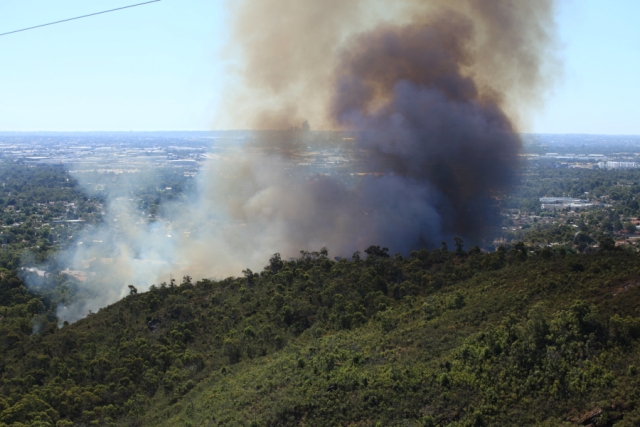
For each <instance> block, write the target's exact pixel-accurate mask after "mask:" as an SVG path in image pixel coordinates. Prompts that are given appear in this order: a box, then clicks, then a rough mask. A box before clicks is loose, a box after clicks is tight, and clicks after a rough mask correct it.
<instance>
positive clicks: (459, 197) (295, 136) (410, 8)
mask: <svg viewBox="0 0 640 427" xmlns="http://www.w3.org/2000/svg"><path fill="white" fill-rule="evenodd" d="M230 7H232V11H233V16H234V17H235V23H234V30H233V31H234V32H233V38H232V40H233V46H231V48H230V52H231V53H232V55H235V56H234V58H235V59H236V66H237V69H238V74H237V75H236V76H235V78H234V80H233V81H234V82H235V85H234V86H233V88H232V91H231V92H232V93H229V94H228V99H229V102H228V103H227V104H225V106H224V111H225V113H226V114H224V115H220V116H219V117H218V121H217V123H216V127H228V128H236V129H237V128H252V129H256V130H266V129H270V130H279V131H281V132H271V133H264V132H262V133H258V134H257V136H256V138H257V139H258V140H259V141H260V142H261V144H262V145H260V144H258V145H257V146H259V147H261V149H260V150H256V149H250V148H245V149H241V150H229V151H228V152H225V153H223V154H222V156H221V157H220V158H218V159H216V160H212V161H209V162H208V163H207V164H206V165H205V167H204V168H203V170H202V171H201V173H200V174H199V176H198V183H199V184H198V189H197V191H196V194H194V195H193V196H192V198H191V199H190V200H189V202H188V203H186V204H184V203H182V204H179V205H166V206H165V209H164V211H163V213H162V217H163V218H164V221H165V222H164V225H158V224H153V225H145V224H142V225H141V224H140V223H138V222H136V220H134V218H135V215H134V214H133V213H131V211H133V210H135V209H134V208H133V207H132V206H130V205H129V202H128V201H127V200H126V199H125V198H123V197H116V196H117V194H116V193H112V194H111V195H110V198H109V206H110V210H109V212H110V213H109V217H107V220H106V221H105V224H106V225H105V226H103V227H101V228H100V229H99V230H97V231H96V232H95V235H96V236H100V238H98V239H97V240H100V241H102V244H101V245H94V246H91V247H86V248H81V249H77V250H74V251H71V252H70V253H68V254H66V257H67V258H66V259H68V262H69V264H70V265H71V264H72V265H75V266H79V265H82V264H87V263H90V264H91V267H90V268H93V269H94V270H93V273H94V277H100V278H101V279H100V283H99V284H96V285H94V288H92V289H93V295H94V296H92V297H91V298H89V299H88V300H87V301H84V302H82V303H78V304H76V307H71V308H66V309H64V310H61V313H60V314H61V316H62V318H63V319H64V318H67V319H69V320H75V318H77V316H78V315H77V314H75V313H82V312H83V311H86V310H87V309H88V308H91V309H94V310H95V309H96V308H98V307H100V306H104V305H106V304H108V303H111V302H113V301H115V300H116V299H118V298H120V297H122V296H123V295H126V293H127V292H128V289H127V285H129V284H133V285H135V286H136V287H138V289H140V290H144V289H146V288H148V286H149V285H150V284H152V283H159V282H160V281H166V280H168V278H169V275H170V274H173V277H181V276H182V275H183V274H189V275H191V276H194V277H195V278H200V277H222V276H225V275H228V274H238V273H239V272H240V271H241V269H242V268H246V267H251V268H260V267H261V266H262V265H264V264H265V263H266V260H267V259H268V258H269V256H270V255H272V254H273V253H275V252H279V253H281V254H282V255H283V257H289V256H295V255H296V254H298V252H299V251H300V250H318V249H320V248H322V247H326V248H328V249H329V251H330V252H331V254H332V255H340V256H350V255H351V254H352V253H353V252H354V251H357V250H360V251H362V250H363V249H365V248H367V247H368V246H369V245H381V246H386V247H388V248H390V250H391V251H392V252H402V253H407V252H409V251H411V250H413V249H418V248H422V247H427V248H433V247H434V246H439V245H440V242H441V241H443V240H445V241H451V239H452V238H453V237H454V236H460V237H462V238H463V239H465V241H466V242H467V244H476V243H477V244H482V243H483V239H485V238H486V237H487V235H488V234H487V233H488V230H489V229H490V227H491V226H492V224H494V220H495V216H496V212H495V205H496V198H498V197H499V196H500V195H501V194H503V193H504V192H505V191H508V190H509V188H510V186H511V185H512V183H513V181H514V178H515V176H516V174H517V171H518V167H519V162H518V153H519V150H520V147H521V141H520V137H519V135H518V131H519V129H521V127H522V126H525V125H526V117H527V114H528V112H529V111H530V110H531V108H535V107H538V106H539V105H540V104H541V102H542V101H543V98H544V94H545V91H544V89H545V87H547V86H548V85H549V83H550V81H551V80H552V79H553V76H554V69H555V67H554V65H555V57H554V43H553V42H554V22H553V9H554V4H553V1H552V0H539V1H536V2H530V1H524V0H522V1H520V0H518V1H511V0H420V1H417V0H416V1H413V0H397V1H394V2H382V1H377V0H349V1H345V0H323V1H318V0H260V1H249V0H242V1H239V2H236V3H234V4H233V5H232V6H230ZM303 120H309V122H310V123H311V124H312V126H314V127H315V128H322V129H334V130H336V131H349V132H350V133H349V134H348V135H350V138H345V140H346V141H343V140H342V139H343V138H334V140H336V139H337V140H338V142H336V141H334V144H337V145H334V146H333V147H334V149H336V150H348V151H349V153H351V154H352V155H353V156H355V157H356V162H355V163H357V165H358V172H361V175H355V176H354V178H353V179H346V180H345V179H343V178H344V177H342V178H339V177H336V176H330V175H326V174H325V175H323V174H317V175H311V176H310V175H309V174H308V173H305V172H303V171H302V170H301V168H299V167H297V164H296V161H295V160H294V159H295V158H296V155H297V154H299V153H300V152H302V151H304V150H305V149H306V147H307V145H308V144H311V143H312V142H313V141H311V140H312V136H311V134H310V133H309V132H304V131H301V130H295V131H285V130H287V129H290V128H292V127H297V126H299V125H300V124H301V123H302V122H303ZM337 134H338V133H334V134H333V135H337ZM255 146H256V145H254V146H253V147H254V148H255ZM292 153H293V154H294V155H292ZM296 153H297V154H296ZM115 216H118V217H117V218H116V217H115ZM127 218H129V219H127ZM115 219H118V220H119V222H117V224H119V225H118V226H119V227H120V230H122V229H125V228H126V229H127V232H126V233H122V232H120V233H113V232H112V231H113V230H112V228H113V226H114V224H115V223H116V222H115V221H114V220H115ZM159 228H160V229H159ZM169 235H170V236H171V237H167V236H169ZM87 282H90V280H89V278H88V279H87ZM94 283H97V282H95V281H94ZM65 310H68V311H65ZM65 312H68V313H71V312H73V313H74V314H73V315H65V314H64V313H65ZM84 314H86V313H84ZM80 315H81V314H80Z"/></svg>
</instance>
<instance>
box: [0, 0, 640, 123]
mask: <svg viewBox="0 0 640 427" xmlns="http://www.w3.org/2000/svg"><path fill="white" fill-rule="evenodd" d="M138 1H142V0H138ZM138 1H135V0H133V1H131V0H91V1H86V0H57V1H55V2H52V1H51V0H0V33H2V32H5V31H11V30H14V29H19V28H22V27H28V26H32V25H37V24H41V23H45V22H50V21H55V20H59V19H65V18H69V17H73V16H77V15H82V14H87V13H92V12H96V11H100V10H104V9H111V8H115V7H120V6H125V5H128V4H131V3H137V2H138ZM257 1H259V0H257ZM638 17H640V1H638V0H566V1H565V2H564V3H562V6H561V7H560V9H559V13H558V23H559V28H560V35H561V43H562V45H563V47H562V50H561V57H562V59H563V61H564V71H563V76H562V78H561V79H560V80H559V81H558V84H557V85H556V87H555V90H554V91H553V93H551V94H550V95H549V97H548V102H547V104H546V107H545V108H544V109H543V110H541V111H539V112H537V113H535V114H534V115H533V116H532V118H531V119H532V120H531V122H532V124H533V125H532V129H529V130H532V131H535V132H548V133H610V134H640V120H639V119H638V113H637V111H638V107H637V104H638V101H639V100H640V83H639V81H638V79H639V77H640V31H639V30H638V29H637V25H638V22H637V21H638ZM227 31H228V16H226V15H225V9H224V0H163V1H161V2H158V3H153V4H150V5H147V6H142V7H138V8H133V9H128V10H125V11H119V12H114V13H110V14H105V15H100V16H96V17H92V18H87V19H83V20H78V21H73V22H69V23H64V24H60V25H55V26H51V27H46V28H41V29H37V30H33V31H28V32H23V33H18V34H13V35H10V36H5V37H0V131H11V130H16V131H35V130H52V131H90V130H124V131H128V130H134V131H142V130H208V129H211V128H213V127H215V124H214V123H213V118H214V115H215V111H216V108H218V107H219V106H220V105H223V99H221V94H222V93H223V90H222V89H223V86H224V84H225V83H224V82H225V76H227V75H228V73H227V70H226V68H225V64H224V61H223V55H222V49H223V47H224V46H225V43H226V42H227V41H228V40H225V37H228V35H227Z"/></svg>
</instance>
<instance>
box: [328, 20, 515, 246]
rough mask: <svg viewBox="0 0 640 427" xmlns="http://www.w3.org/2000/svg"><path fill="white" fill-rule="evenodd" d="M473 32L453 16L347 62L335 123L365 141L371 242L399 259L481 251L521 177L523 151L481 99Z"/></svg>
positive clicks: (496, 103) (497, 108)
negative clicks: (503, 197)
mask: <svg viewBox="0 0 640 427" xmlns="http://www.w3.org/2000/svg"><path fill="white" fill-rule="evenodd" d="M472 38H473V22H472V21H471V20H469V19H466V18H465V17H464V16H462V15H460V14H458V13H455V12H451V11H448V12H446V13H441V14H438V15H437V16H435V17H433V18H432V21H431V22H428V23H419V24H412V25H408V26H403V27H394V26H388V27H381V28H378V29H377V30H375V31H373V32H371V33H368V34H365V35H362V36H360V37H358V38H357V39H356V40H355V42H354V43H353V44H352V45H351V46H349V47H348V49H347V50H346V51H344V52H343V54H342V61H341V63H340V67H339V68H338V70H337V79H336V80H337V81H336V91H335V95H334V97H333V102H332V110H331V111H332V114H333V117H334V120H335V121H336V122H337V123H339V124H340V125H342V126H343V127H347V128H351V129H357V130H359V131H361V137H360V141H359V145H360V148H363V149H366V150H367V151H368V152H369V155H368V157H367V158H366V160H367V162H369V164H370V165H371V167H372V168H373V169H374V170H377V171H380V172H385V173H388V174H392V175H393V176H394V177H393V178H373V179H370V180H367V181H365V182H364V183H363V184H362V187H361V188H359V189H358V192H359V193H361V194H362V199H361V201H360V203H361V204H362V205H363V206H366V207H367V209H369V210H373V211H374V212H375V215H374V216H373V217H372V218H371V217H368V218H367V220H369V221H373V222H374V223H373V224H371V225H370V226H369V227H367V228H368V230H369V232H370V233H371V235H370V237H369V238H370V241H371V242H372V243H374V242H380V243H381V244H385V245H391V246H392V247H393V248H394V249H395V250H404V251H407V250H410V249H413V248H417V247H420V246H424V245H428V246H433V245H434V244H436V243H437V242H438V241H439V240H440V239H442V238H450V237H451V236H452V235H455V234H457V235H462V236H463V237H465V238H467V239H470V240H472V241H474V242H478V241H479V240H480V239H481V238H482V237H483V236H484V235H485V233H486V231H487V227H488V226H489V225H491V224H492V222H493V219H494V216H495V213H496V212H495V209H493V207H494V205H495V201H494V200H493V199H492V196H497V195H499V194H500V193H502V192H504V191H505V190H507V189H508V188H509V185H510V184H511V183H512V182H513V179H514V177H515V174H516V172H517V169H518V165H519V162H518V157H517V154H518V152H519V149H520V147H521V141H520V138H519V136H518V134H517V133H515V130H514V126H513V125H512V123H511V121H510V119H509V118H508V117H507V116H506V114H505V113H504V112H503V111H502V109H501V105H500V100H499V98H498V97H497V96H496V95H487V94H484V95H483V94H481V93H480V92H479V90H478V88H477V86H476V83H475V82H474V80H473V79H472V78H471V77H468V76H465V75H463V72H462V70H463V67H467V66H470V65H472V58H473V56H472V55H471V53H470V52H469V47H470V46H471V43H470V41H471V40H472Z"/></svg>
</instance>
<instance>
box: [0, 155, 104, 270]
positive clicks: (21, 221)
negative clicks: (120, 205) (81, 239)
mask: <svg viewBox="0 0 640 427" xmlns="http://www.w3.org/2000/svg"><path fill="white" fill-rule="evenodd" d="M0 186H1V187H0V226H1V227H2V231H1V232H0V243H1V244H2V251H0V267H2V268H6V269H9V270H11V269H17V268H19V267H21V266H23V265H33V264H36V263H38V264H40V263H43V262H44V261H46V260H48V259H50V258H51V255H52V254H54V253H55V252H56V251H57V250H58V249H60V248H62V247H65V246H66V245H67V244H68V243H69V241H70V239H72V238H73V235H74V234H75V233H77V232H78V231H79V230H80V229H81V227H82V223H78V222H74V221H78V220H81V221H83V222H84V223H85V224H94V223H98V222H99V221H100V220H101V211H102V204H101V202H100V200H98V199H95V198H94V199H92V198H88V197H87V196H86V195H85V194H84V193H83V192H82V191H81V190H80V188H79V186H78V183H77V182H76V181H75V180H74V179H73V178H72V177H70V176H69V174H68V173H67V172H66V170H64V169H63V168H61V167H57V166H36V167H34V166H24V165H12V164H6V163H5V164H2V165H0ZM69 221H71V222H69Z"/></svg>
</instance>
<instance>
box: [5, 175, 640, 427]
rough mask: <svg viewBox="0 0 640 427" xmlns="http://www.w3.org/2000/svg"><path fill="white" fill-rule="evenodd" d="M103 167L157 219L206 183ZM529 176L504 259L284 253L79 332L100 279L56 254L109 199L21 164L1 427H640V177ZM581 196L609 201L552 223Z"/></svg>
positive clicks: (145, 297)
mask: <svg viewBox="0 0 640 427" xmlns="http://www.w3.org/2000/svg"><path fill="white" fill-rule="evenodd" d="M86 173H92V174H93V175H85V178H87V181H88V182H94V183H95V184H96V186H98V185H99V183H100V182H106V183H107V185H115V186H118V187H120V188H124V192H123V195H126V196H127V197H129V198H134V200H136V203H139V204H138V205H137V206H138V209H139V214H140V215H141V216H143V217H146V218H147V219H148V220H150V221H153V220H154V219H155V218H157V217H158V216H160V215H161V213H162V208H161V207H162V203H164V202H166V201H175V200H178V201H179V200H180V199H181V198H184V197H186V194H187V193H188V191H189V188H190V187H191V186H192V185H193V183H192V182H193V181H192V180H191V179H190V178H188V177H185V176H184V175H182V174H181V173H178V172H176V171H175V170H166V171H160V172H159V175H158V177H159V181H157V182H158V183H159V184H155V183H154V181H144V182H143V183H140V182H137V183H134V184H127V182H128V181H127V179H126V177H124V176H122V175H118V174H115V173H103V174H99V173H98V172H97V171H93V172H86ZM527 173H528V174H529V175H527V176H526V177H525V179H524V181H523V184H522V188H521V190H520V192H519V193H518V194H517V195H516V196H513V197H511V198H507V199H505V200H503V201H502V203H503V207H504V208H505V212H509V210H510V209H511V210H517V211H518V213H517V214H510V215H509V216H505V224H504V225H505V226H506V227H508V228H509V229H508V230H506V231H505V233H504V237H506V239H507V240H508V241H507V242H506V243H504V244H503V246H500V247H498V249H497V250H496V251H495V252H491V253H486V252H482V251H480V249H478V248H472V249H470V250H465V249H464V247H463V242H462V241H461V240H459V239H456V240H455V242H453V243H454V244H453V246H452V247H453V248H454V249H453V250H451V251H449V250H447V249H446V245H443V248H442V249H436V250H433V251H426V250H421V251H416V252H413V253H412V254H411V255H410V256H409V257H402V256H400V255H395V256H393V255H390V254H389V253H388V250H387V249H386V248H381V247H377V246H372V247H370V248H369V249H367V250H366V251H365V254H362V256H361V254H359V253H355V254H354V255H353V257H352V258H351V259H349V260H347V259H340V260H332V259H331V258H330V257H329V254H328V252H327V251H326V250H324V249H323V250H321V251H319V252H311V253H309V252H302V253H301V254H300V257H299V258H297V259H291V260H283V259H282V258H281V257H280V256H279V255H278V254H276V255H274V256H273V257H272V258H271V259H270V260H269V261H268V265H267V266H266V267H265V268H264V270H263V271H261V272H253V271H251V270H248V269H247V270H245V271H243V277H239V278H227V279H224V280H219V281H214V280H201V281H198V282H194V281H193V280H192V279H191V278H190V277H184V278H183V280H182V282H181V283H179V284H178V283H175V282H174V281H172V282H170V283H162V284H159V285H158V286H154V287H153V288H152V289H151V291H149V292H146V293H138V291H137V290H136V289H135V287H133V286H131V287H130V291H131V293H130V295H129V296H128V297H127V298H125V299H123V300H122V301H120V302H118V303H116V304H114V305H112V306H109V307H106V308H104V309H102V310H100V311H99V312H98V313H93V314H90V315H89V316H88V317H87V318H85V319H82V320H80V321H78V322H76V323H74V324H70V325H69V324H65V325H62V327H59V326H61V325H59V320H58V318H57V317H56V312H57V310H58V307H59V306H60V305H65V304H67V303H69V302H72V301H74V300H76V299H77V298H78V295H79V292H80V289H81V288H80V286H81V283H80V282H78V281H77V280H76V279H75V278H74V277H72V276H69V275H67V274H63V273H61V272H60V269H59V268H58V267H57V266H55V265H54V264H53V261H52V259H53V257H52V255H53V254H54V253H55V252H56V251H57V250H59V249H61V248H64V247H65V246H67V245H69V244H70V243H71V242H73V240H74V237H73V236H75V238H78V236H79V235H81V233H82V232H83V226H84V225H87V224H88V225H92V224H97V223H99V222H100V221H101V218H102V213H103V204H104V200H102V198H101V196H100V194H101V193H100V190H99V188H97V190H98V191H96V196H95V197H87V196H86V195H84V193H83V192H82V191H81V190H80V188H79V186H78V184H77V182H76V181H75V180H74V179H73V178H72V177H70V176H69V175H68V174H67V173H66V172H65V171H64V170H63V169H61V168H58V167H43V166H40V167H29V166H22V165H2V166H1V167H0V183H2V188H1V189H0V191H1V192H0V225H2V226H3V231H2V234H0V237H1V238H2V239H3V240H2V243H3V246H2V251H1V252H0V267H2V268H0V427H4V426H12V427H20V426H39V427H43V426H72V425H74V426H89V425H98V426H132V425H138V426H163V425H165V426H201V425H204V426H217V425H219V426H294V425H303V426H327V425H328V426H347V425H348V426H362V427H365V426H371V427H377V426H451V427H454V426H492V425H499V426H510V425H513V426H521V425H539V426H558V425H589V424H591V425H593V426H598V427H602V426H617V427H626V426H636V425H639V424H640V406H639V405H638V402H640V392H639V391H638V390H640V373H639V369H640V351H639V350H640V311H639V309H638V307H640V253H638V252H636V251H635V250H634V248H633V247H632V246H631V245H626V246H616V240H618V243H620V239H621V238H622V237H621V236H623V235H625V236H627V238H628V237H629V236H630V235H632V234H635V230H634V229H633V228H634V224H633V223H631V220H632V218H634V217H637V216H638V213H640V212H639V211H638V205H637V201H639V200H640V185H639V184H638V183H640V174H638V172H637V171H583V170H567V169H562V170H556V169H540V170H536V169H528V172H527ZM83 179H84V178H83ZM100 185H101V184H100ZM125 185H129V186H128V187H125ZM584 192H589V195H584ZM579 194H583V195H582V196H581V197H584V198H588V199H589V200H591V201H594V202H597V203H600V205H598V206H596V207H593V208H590V209H587V210H584V211H579V212H573V211H570V210H566V211H558V212H547V211H541V210H540V205H539V201H538V198H539V197H544V196H572V197H575V196H576V195H579ZM79 219H80V220H84V221H85V222H84V223H75V222H68V221H74V220H79ZM509 221H511V223H509ZM83 224H84V225H83ZM512 229H515V230H512ZM523 242H524V243H523ZM42 262H45V263H48V264H46V265H47V268H48V272H50V273H51V274H48V275H41V276H39V274H40V272H38V271H27V270H23V269H22V268H23V267H28V266H32V265H36V264H39V263H42ZM27 274H30V275H32V277H31V283H37V284H38V285H37V286H36V287H32V288H31V289H27V288H26V287H25V286H24V284H23V281H22V280H21V278H24V277H25V275H27Z"/></svg>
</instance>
